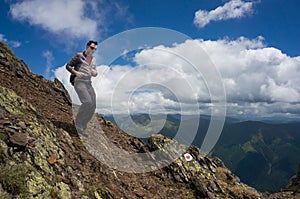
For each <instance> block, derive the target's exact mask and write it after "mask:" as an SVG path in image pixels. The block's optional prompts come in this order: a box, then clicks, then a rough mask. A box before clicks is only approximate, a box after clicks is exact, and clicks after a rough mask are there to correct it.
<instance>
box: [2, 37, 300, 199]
mask: <svg viewBox="0 0 300 199" xmlns="http://www.w3.org/2000/svg"><path fill="white" fill-rule="evenodd" d="M0 91H1V92H0V152H1V153H0V198H96V199H99V198H217V197H218V198H263V197H268V198H293V197H294V196H295V194H296V193H297V191H298V187H297V186H298V185H297V183H298V181H297V179H298V177H297V176H296V177H295V178H293V179H294V181H295V182H294V181H293V183H292V184H291V186H292V187H293V191H291V190H287V191H285V192H282V193H278V194H277V195H272V196H265V195H263V194H262V193H259V192H258V191H256V190H255V189H254V188H252V187H249V186H247V185H246V184H244V183H242V182H241V181H240V180H239V178H237V177H236V176H235V175H234V174H232V172H231V171H230V170H228V169H227V168H226V167H225V166H224V165H223V163H222V161H221V160H220V159H218V158H208V157H205V156H203V155H201V151H200V150H199V148H197V147H195V146H190V147H189V148H188V149H187V152H189V153H190V154H191V155H192V157H193V158H194V159H193V160H192V161H186V160H185V159H184V157H180V158H178V159H177V160H176V161H175V162H173V163H172V164H170V165H169V166H167V167H164V168H161V169H158V170H155V171H151V172H147V173H140V174H136V173H127V172H121V171H119V170H116V169H113V168H110V167H108V166H107V165H106V164H104V163H103V162H101V161H99V160H98V159H96V158H95V157H94V156H93V155H92V154H91V153H90V151H88V150H87V148H86V146H85V145H84V142H83V141H82V138H81V137H80V136H78V134H77V133H76V129H75V128H74V125H73V112H72V102H71V99H70V97H69V95H68V93H67V91H66V90H65V89H64V86H63V85H62V84H61V83H60V82H59V81H58V80H57V79H55V80H54V81H53V82H52V81H49V80H46V79H44V78H43V77H41V76H39V75H35V74H33V73H31V71H30V70H29V67H28V66H26V64H25V63H24V62H23V61H21V60H19V59H17V58H16V57H15V55H14V54H13V52H12V51H11V50H9V48H8V47H7V46H6V45H5V44H3V43H0ZM89 125H91V126H96V127H98V128H99V127H101V129H102V133H101V134H102V136H105V137H107V138H108V139H109V140H110V141H111V142H112V143H114V144H115V145H116V146H118V147H119V148H123V149H125V150H127V151H129V152H139V153H147V154H148V153H149V152H151V151H154V150H158V149H161V148H163V147H164V146H165V145H166V144H167V143H173V142H175V141H173V140H170V139H168V138H166V137H164V136H162V135H154V136H151V137H150V138H149V142H148V143H147V144H145V143H143V142H142V140H140V139H137V138H135V137H132V136H130V135H128V134H127V133H125V132H123V131H122V130H121V129H119V128H118V127H117V126H115V125H114V124H112V123H111V122H110V121H107V120H105V119H104V118H103V117H102V116H101V115H99V114H96V115H95V123H91V124H89ZM97 133H100V132H97ZM176 145H177V144H176ZM179 146H180V145H179ZM106 147H108V146H106ZM164 156H165V158H166V159H168V158H171V154H168V153H164ZM112 158H113V157H112ZM153 158H154V159H155V158H156V157H155V156H154V157H153ZM124 164H126V162H125V163H124ZM125 166H126V165H125Z"/></svg>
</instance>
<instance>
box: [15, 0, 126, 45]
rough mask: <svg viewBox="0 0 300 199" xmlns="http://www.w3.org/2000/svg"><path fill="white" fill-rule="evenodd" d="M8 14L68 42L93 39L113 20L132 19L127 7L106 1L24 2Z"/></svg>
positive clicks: (34, 0)
mask: <svg viewBox="0 0 300 199" xmlns="http://www.w3.org/2000/svg"><path fill="white" fill-rule="evenodd" d="M10 14H11V16H12V17H13V18H14V19H15V20H17V21H21V22H26V23H29V24H30V25H32V26H36V27H40V28H42V29H44V30H46V31H47V32H50V33H52V34H54V35H60V36H65V35H68V38H69V39H70V37H71V38H83V39H91V38H96V37H97V36H99V34H100V35H101V34H102V33H103V32H105V31H107V29H108V26H109V25H110V22H111V23H112V21H114V20H115V18H117V19H118V20H121V21H122V20H125V19H128V20H129V21H130V20H131V16H130V15H129V14H128V12H127V9H126V7H124V6H120V5H119V4H118V3H107V2H106V1H105V0H101V1H88V0H23V1H19V2H18V3H14V4H11V5H10ZM112 16H113V17H112Z"/></svg>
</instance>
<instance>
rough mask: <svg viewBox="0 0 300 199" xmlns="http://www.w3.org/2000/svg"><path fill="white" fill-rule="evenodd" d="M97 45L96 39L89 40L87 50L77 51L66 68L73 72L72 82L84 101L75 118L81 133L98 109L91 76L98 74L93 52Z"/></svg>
mask: <svg viewBox="0 0 300 199" xmlns="http://www.w3.org/2000/svg"><path fill="white" fill-rule="evenodd" d="M97 45H98V43H97V42H96V41H92V40H91V41H89V42H87V44H86V50H85V51H83V52H79V53H76V54H75V55H74V56H73V57H72V58H71V60H70V61H69V62H68V63H67V64H66V69H67V70H68V71H69V72H71V77H70V82H71V84H72V85H74V88H75V91H76V93H77V95H78V97H79V100H80V102H81V103H82V104H81V106H80V108H79V110H78V113H77V116H76V119H75V125H76V129H77V131H78V132H79V133H83V132H84V131H85V129H86V128H87V124H88V122H89V121H90V120H91V119H92V117H93V115H94V113H95V109H96V94H95V90H94V88H93V86H92V81H91V78H92V77H96V76H97V75H98V73H97V71H96V59H95V58H94V57H93V53H94V52H95V51H96V50H97Z"/></svg>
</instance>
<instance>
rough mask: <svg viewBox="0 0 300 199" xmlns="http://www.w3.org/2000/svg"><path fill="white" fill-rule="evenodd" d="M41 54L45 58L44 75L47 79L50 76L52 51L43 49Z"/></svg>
mask: <svg viewBox="0 0 300 199" xmlns="http://www.w3.org/2000/svg"><path fill="white" fill-rule="evenodd" d="M42 56H43V57H45V58H46V67H45V77H46V78H47V79H49V78H51V67H52V62H53V60H54V57H53V55H52V52H51V51H49V50H46V51H44V52H43V53H42Z"/></svg>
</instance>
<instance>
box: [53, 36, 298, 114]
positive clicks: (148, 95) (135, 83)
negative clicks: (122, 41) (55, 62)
mask: <svg viewBox="0 0 300 199" xmlns="http://www.w3.org/2000/svg"><path fill="white" fill-rule="evenodd" d="M195 46H198V47H199V46H200V47H201V48H202V49H203V51H201V50H200V51H199V48H195ZM206 53H207V54H206ZM207 55H208V56H207ZM120 56H124V55H120ZM207 58H209V59H210V60H206V59H207ZM187 59H189V60H192V61H193V63H198V66H197V67H201V71H200V72H199V71H197V70H195V67H193V66H192V65H190V63H189V62H188V60H187ZM133 61H134V62H135V64H136V65H137V66H135V67H132V66H130V62H128V65H124V66H120V65H112V66H111V69H110V70H109V67H108V66H99V67H98V68H97V70H98V72H99V73H100V75H99V76H98V77H97V78H95V79H94V82H93V84H94V87H95V89H96V90H97V104H98V111H99V112H101V113H110V112H112V109H113V111H114V113H127V112H131V111H133V112H134V111H140V112H147V111H152V112H158V111H162V112H168V113H174V112H178V111H179V113H180V110H181V111H182V110H184V111H183V112H181V113H186V114H192V113H197V112H199V111H200V112H201V113H202V114H209V113H210V111H211V107H213V106H216V104H215V103H212V102H211V101H210V100H211V98H210V96H211V93H209V90H208V85H206V83H207V81H206V78H211V77H210V73H209V71H210V70H211V68H208V66H209V65H207V63H208V62H209V61H211V62H212V63H213V64H214V65H215V66H216V68H217V69H218V71H219V72H220V74H221V77H222V81H223V84H224V86H225V90H226V98H227V107H228V115H233V116H237V115H239V116H276V115H277V116H289V117H293V116H294V117H299V114H300V57H290V56H287V55H286V54H283V53H282V52H281V51H280V50H279V49H276V48H272V47H267V46H265V44H264V42H263V38H262V37H258V38H256V39H247V38H244V37H240V38H238V39H236V40H228V39H220V40H216V41H211V40H201V39H197V40H187V41H185V42H184V43H181V44H176V45H174V46H172V47H165V46H156V47H154V48H151V49H144V50H142V51H139V52H138V53H137V54H136V55H135V57H134V59H133ZM55 74H56V77H58V78H59V79H60V80H62V81H63V83H64V84H65V85H66V87H67V89H68V90H69V92H70V93H72V95H73V96H75V97H76V94H75V93H74V89H73V88H72V86H70V85H69V83H68V78H69V73H68V72H67V71H66V70H65V68H59V69H57V70H56V71H55ZM101 74H102V75H101ZM210 86H211V88H209V89H212V90H218V89H219V88H215V87H214V85H210ZM210 91H211V90H210ZM195 102H199V106H200V110H199V108H198V107H196V108H195ZM112 105H113V108H112Z"/></svg>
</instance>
